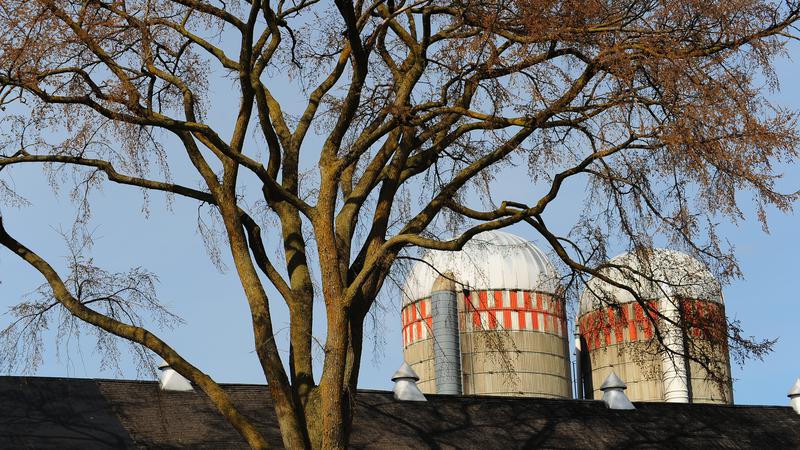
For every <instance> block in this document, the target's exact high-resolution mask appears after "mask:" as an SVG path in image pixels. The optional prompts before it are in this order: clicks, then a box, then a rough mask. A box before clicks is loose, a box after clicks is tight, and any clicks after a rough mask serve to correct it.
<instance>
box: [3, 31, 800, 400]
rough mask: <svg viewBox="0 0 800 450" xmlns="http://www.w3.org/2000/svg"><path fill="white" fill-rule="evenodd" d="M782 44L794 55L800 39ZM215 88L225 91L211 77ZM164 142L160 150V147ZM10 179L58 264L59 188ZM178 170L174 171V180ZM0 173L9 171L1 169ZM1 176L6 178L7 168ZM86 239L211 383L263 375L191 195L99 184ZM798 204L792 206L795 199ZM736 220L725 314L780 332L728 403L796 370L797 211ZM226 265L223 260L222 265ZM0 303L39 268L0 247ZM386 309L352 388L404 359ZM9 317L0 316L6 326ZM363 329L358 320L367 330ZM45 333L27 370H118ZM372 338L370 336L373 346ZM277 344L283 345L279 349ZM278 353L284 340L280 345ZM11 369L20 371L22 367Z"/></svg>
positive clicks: (222, 110)
mask: <svg viewBox="0 0 800 450" xmlns="http://www.w3.org/2000/svg"><path fill="white" fill-rule="evenodd" d="M791 53H792V54H793V55H794V56H795V60H800V47H798V46H797V45H795V46H793V47H792V49H791ZM777 69H778V76H779V79H780V81H781V84H782V90H781V92H778V93H774V94H771V97H772V98H773V99H774V100H775V101H776V102H777V103H779V104H781V105H784V106H787V107H790V108H793V109H800V86H798V85H797V79H798V78H797V76H798V74H799V73H800V71H798V70H797V66H796V64H795V63H794V62H792V61H788V60H782V61H780V62H779V63H778V64H777ZM217 82H218V83H221V84H220V85H219V86H218V89H219V91H221V92H224V91H225V90H226V89H229V86H225V85H224V83H226V82H229V81H224V80H218V81H217ZM214 99H215V101H214V105H213V108H212V109H211V111H210V113H209V115H210V118H209V120H210V121H212V122H217V123H227V122H229V119H230V111H231V110H232V108H233V107H234V106H235V105H233V104H232V103H231V101H230V99H229V97H227V96H225V95H218V96H216V97H214ZM285 100H287V101H289V102H292V100H293V99H290V98H287V99H285ZM167 147H168V148H167V150H168V151H170V149H169V145H168V146H167ZM784 169H785V170H784V173H785V178H784V180H783V182H782V187H783V188H784V190H786V191H794V190H798V189H800V167H798V166H794V167H785V168H784ZM9 172H10V179H11V180H12V181H13V183H14V185H15V187H16V188H17V189H18V190H19V191H20V192H22V193H24V195H25V196H26V197H27V198H28V200H30V201H31V202H32V204H33V206H31V207H27V208H23V209H10V208H4V210H3V213H4V218H5V223H6V226H7V228H8V229H9V230H10V232H12V234H14V235H15V236H16V237H17V238H18V239H19V240H20V241H22V242H23V243H26V244H28V245H29V246H30V247H32V248H33V249H34V250H35V251H37V252H39V253H40V254H41V255H42V256H44V257H45V258H46V259H48V260H50V261H51V262H52V263H53V264H54V265H55V266H56V267H57V268H62V269H63V267H64V265H65V264H64V263H65V258H64V256H65V255H66V253H67V250H66V247H65V245H64V243H63V241H62V240H61V237H60V236H59V234H58V232H57V230H58V229H60V228H61V229H69V227H70V224H71V218H72V217H73V216H74V214H75V207H74V205H73V204H72V203H71V201H70V200H69V198H68V195H67V193H66V192H62V193H61V194H60V195H57V196H54V195H53V192H52V190H51V189H50V187H49V185H48V182H47V179H46V178H45V177H44V176H42V174H41V171H40V170H39V169H38V168H34V167H30V168H15V169H14V170H13V171H9ZM183 175H185V174H184V172H182V170H181V168H180V167H177V168H176V170H175V177H176V181H179V182H180V181H182V176H183ZM4 176H9V174H6V175H4ZM7 179H8V178H7ZM517 188H518V187H517V186H511V185H507V184H504V183H503V182H502V180H501V181H500V182H497V183H495V193H496V195H497V198H502V194H503V193H504V192H507V193H511V192H513V191H514V190H515V189H517ZM582 189H583V188H582V186H568V187H567V192H566V193H567V195H566V196H565V197H564V198H562V199H560V200H559V201H558V202H556V203H555V204H554V205H553V210H552V211H550V212H549V214H551V216H550V217H549V219H548V220H549V221H550V222H551V223H552V224H554V225H555V226H557V227H558V226H559V224H563V226H567V225H568V223H569V220H570V218H572V217H573V213H574V211H573V204H574V203H573V202H572V201H571V200H570V199H574V198H575V196H580V195H581V193H582ZM94 199H95V202H94V216H93V220H92V224H91V226H92V228H93V229H94V238H95V241H96V243H95V247H94V252H93V256H94V257H95V260H96V262H97V263H98V265H101V266H103V267H106V268H108V269H109V270H115V271H124V270H127V269H128V268H130V267H136V266H142V267H145V268H147V269H148V270H150V271H152V272H155V273H157V274H159V276H160V280H161V282H160V285H159V294H160V297H161V298H162V299H163V300H164V301H165V303H167V304H169V305H170V306H171V309H172V311H173V312H175V313H177V314H178V315H180V316H181V317H183V319H184V320H185V321H186V323H185V324H184V325H182V326H180V327H178V328H176V329H175V330H172V331H165V332H161V333H159V334H160V335H162V336H163V337H164V338H165V339H166V340H167V341H168V342H169V343H170V344H172V345H173V346H174V347H175V348H176V349H177V350H178V351H180V352H181V353H183V354H184V356H185V357H187V358H188V359H189V360H190V361H192V362H193V363H194V364H196V365H197V366H199V367H200V368H201V369H202V370H204V371H206V372H207V373H209V374H210V375H211V376H212V377H214V378H215V379H216V380H218V381H221V382H245V383H262V382H263V381H264V380H263V376H262V375H261V369H260V367H259V366H258V362H257V358H256V356H255V353H254V351H253V344H252V337H251V333H250V329H249V322H248V320H247V317H248V313H247V309H246V302H245V300H244V298H243V295H242V293H241V286H240V284H239V282H238V280H237V278H236V276H235V273H233V271H227V272H224V273H220V272H219V271H218V270H217V269H216V268H214V267H213V265H212V264H211V263H210V261H209V259H208V257H207V255H206V252H205V250H204V248H203V244H202V241H201V238H200V236H199V234H198V233H197V222H196V220H197V207H196V205H195V204H193V203H192V202H188V201H183V200H181V199H176V201H175V203H174V205H173V208H172V211H171V212H170V211H166V210H165V208H164V204H165V202H164V198H163V197H162V196H160V195H153V196H152V198H151V203H150V209H151V211H152V214H151V215H150V217H149V218H147V219H144V218H143V217H142V197H141V195H140V193H138V192H137V191H135V190H130V189H126V188H119V187H117V186H113V185H110V184H109V185H106V186H105V188H104V189H103V191H102V192H99V193H97V194H96V195H95V196H94ZM798 206H800V205H798ZM746 213H747V214H748V218H747V220H746V221H744V222H742V223H740V224H738V225H736V226H734V225H728V224H723V226H722V230H723V234H724V236H725V237H727V238H728V239H729V240H730V241H731V243H732V244H734V246H735V247H736V249H737V252H738V257H739V260H740V264H741V267H742V269H743V271H744V274H745V278H744V279H742V280H737V281H736V282H734V283H733V284H732V285H731V286H729V287H728V288H727V289H726V290H725V302H726V308H727V313H728V314H729V316H731V317H734V318H737V319H739V320H741V321H742V324H743V326H744V327H745V331H746V332H747V333H748V334H752V335H755V336H758V337H764V338H778V339H779V340H778V343H777V345H776V347H775V351H774V352H773V353H772V354H770V355H768V356H767V357H766V358H765V360H764V361H750V362H748V363H747V364H746V365H745V366H744V367H741V368H740V367H736V366H734V368H733V373H734V378H735V383H734V397H735V401H736V403H742V404H779V405H783V404H786V403H787V398H786V392H787V391H788V388H789V387H790V386H791V384H792V383H793V381H794V379H795V378H796V377H798V376H800V352H798V350H797V348H798V343H800V327H798V326H797V322H798V312H799V311H800V306H799V305H798V298H797V294H796V292H797V291H798V289H797V288H796V287H795V286H794V283H795V282H798V281H800V280H798V278H799V277H798V275H797V269H798V268H800V264H798V262H797V261H798V255H800V238H799V237H798V234H797V233H798V230H800V226H799V225H800V218H799V217H798V214H797V213H795V214H789V215H782V214H780V213H777V212H774V213H773V214H772V215H771V216H770V230H771V233H770V234H765V233H763V232H762V230H761V226H760V224H759V223H757V221H756V220H755V219H754V214H753V211H751V210H747V211H746ZM510 231H511V232H515V233H518V234H520V235H522V236H523V237H526V238H528V239H532V240H534V242H536V241H537V239H536V236H535V235H533V234H532V231H530V230H528V229H526V228H512V229H511V230H510ZM228 265H229V267H230V266H231V264H228ZM0 281H2V284H0V311H4V310H6V309H7V308H8V307H10V306H11V305H13V304H15V303H16V302H17V301H18V300H19V298H20V296H21V295H23V294H24V293H26V292H30V291H31V290H33V289H34V288H35V287H36V286H38V285H39V284H40V283H41V282H42V279H41V278H40V276H39V274H38V273H36V272H34V271H33V270H32V269H30V268H29V267H28V266H27V265H25V264H23V263H22V262H21V261H20V260H18V259H17V258H16V257H15V256H14V255H11V254H10V253H8V252H7V251H0ZM272 297H273V299H274V302H273V305H274V307H273V308H274V313H273V314H274V316H275V317H276V320H275V321H276V323H275V329H276V330H278V333H279V340H280V339H281V336H285V335H286V333H287V330H288V319H287V315H286V312H285V308H284V307H283V306H282V301H281V300H280V299H279V298H278V297H277V294H275V293H273V294H272ZM318 306H319V307H318V308H317V314H316V318H317V322H316V324H315V325H316V326H315V328H316V329H317V330H318V331H319V334H320V335H322V334H323V333H322V330H324V328H323V327H322V317H323V312H322V309H323V308H322V305H321V304H319V305H318ZM383 306H384V307H385V308H386V312H385V313H384V314H382V315H380V316H379V317H378V323H377V328H376V330H377V331H375V332H374V334H375V335H376V336H377V339H371V340H370V341H369V342H367V344H366V345H365V354H364V359H363V366H362V376H361V382H360V385H361V387H362V388H377V389H390V388H391V382H390V380H389V378H390V376H391V375H392V373H393V372H394V370H395V369H396V368H397V367H398V366H399V365H400V363H401V361H402V348H401V340H400V316H399V312H398V311H397V309H398V308H399V299H390V300H387V301H385V302H384V304H383ZM8 320H9V318H8V316H0V326H5V324H6V323H7V322H8ZM369 332H370V330H369V329H368V333H369ZM54 338H55V336H53V335H52V333H51V335H50V336H48V339H49V340H48V341H46V345H47V346H48V351H47V353H46V355H45V361H44V363H43V365H42V366H41V367H40V369H39V370H38V372H36V374H37V375H43V376H69V377H98V378H109V377H115V376H117V375H116V374H115V373H114V372H111V371H109V370H103V369H101V368H100V367H99V360H98V358H97V355H96V353H95V351H94V349H93V345H92V341H91V339H85V340H84V343H83V345H81V346H74V345H73V346H72V348H71V350H70V351H69V352H66V353H64V352H61V353H58V354H57V353H56V352H55V350H54V345H53V340H54ZM373 344H375V345H374V346H373ZM285 348H286V347H285ZM287 353H288V350H287ZM124 369H125V370H124V372H123V376H125V377H133V376H135V371H134V370H133V369H132V368H131V367H129V365H124ZM20 374H21V373H20Z"/></svg>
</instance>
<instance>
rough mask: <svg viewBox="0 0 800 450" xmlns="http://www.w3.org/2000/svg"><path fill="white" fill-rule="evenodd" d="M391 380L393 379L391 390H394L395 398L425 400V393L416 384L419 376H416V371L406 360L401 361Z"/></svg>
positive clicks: (411, 400)
mask: <svg viewBox="0 0 800 450" xmlns="http://www.w3.org/2000/svg"><path fill="white" fill-rule="evenodd" d="M392 381H394V389H393V390H392V391H393V392H394V399H395V400H400V401H404V402H425V401H427V399H426V398H425V395H424V394H423V393H422V391H420V390H419V386H417V381H419V376H417V373H416V372H414V369H412V368H411V366H409V365H408V363H407V362H403V365H402V366H400V368H399V369H397V372H395V373H394V375H393V376H392Z"/></svg>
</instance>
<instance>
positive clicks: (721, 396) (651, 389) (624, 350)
mask: <svg viewBox="0 0 800 450" xmlns="http://www.w3.org/2000/svg"><path fill="white" fill-rule="evenodd" d="M650 307H651V308H654V309H655V308H657V307H658V302H657V301H652V302H650ZM683 307H684V308H686V309H687V311H693V312H692V313H691V314H690V315H689V317H688V320H692V317H694V318H695V319H696V320H701V321H702V320H704V321H705V323H703V326H702V327H700V326H696V327H695V326H689V327H688V330H689V335H688V336H687V338H688V339H691V340H692V341H693V343H692V345H693V346H696V347H695V348H694V351H698V349H699V348H700V347H702V348H703V351H705V352H708V353H709V354H710V355H712V357H711V359H712V361H713V363H714V364H719V368H720V369H721V371H722V373H723V374H724V375H725V376H726V377H727V378H730V362H729V360H728V352H727V348H726V347H725V345H722V346H720V345H715V346H714V348H712V346H711V342H712V341H711V340H709V339H708V338H707V337H706V335H704V333H712V332H714V331H713V327H719V328H717V332H721V333H723V335H724V332H725V327H726V322H725V319H724V318H725V313H724V307H723V305H722V304H719V303H715V302H708V301H702V300H688V301H687V300H684V301H683ZM618 311H619V312H618V313H615V312H614V310H612V309H611V308H603V309H597V310H594V311H590V312H588V313H586V314H584V315H582V316H580V317H579V318H578V323H579V327H580V332H581V337H582V340H583V344H584V345H585V346H586V347H585V348H584V350H585V349H586V348H588V352H589V357H590V364H591V366H590V367H584V368H583V370H584V373H591V382H592V386H593V388H594V390H593V392H592V398H594V399H596V400H599V399H601V398H602V397H603V393H602V392H601V391H600V390H599V389H598V388H599V386H600V385H601V384H602V383H603V380H605V379H606V377H607V376H608V375H609V374H610V373H611V371H612V370H613V371H615V372H616V373H617V375H619V376H620V378H622V379H623V380H624V381H625V384H627V386H628V388H627V390H626V394H627V395H628V397H629V398H630V399H631V400H632V401H657V402H660V401H664V388H663V382H662V376H663V375H662V374H663V372H662V357H661V355H660V354H659V353H658V346H657V345H658V342H657V338H656V337H655V333H654V330H653V328H652V324H651V322H650V321H649V319H647V318H646V317H645V313H644V310H643V308H642V307H641V306H640V305H638V304H635V303H626V304H623V305H621V308H620V309H619V310H618ZM698 311H701V312H700V313H698ZM651 314H654V313H651ZM697 314H700V315H701V316H703V317H705V319H702V318H700V317H699V316H698V315H697ZM654 317H655V315H654ZM690 323H691V322H690ZM697 325H700V324H699V323H698V324H697ZM703 329H705V330H707V331H701V330H703ZM722 340H723V341H724V338H723V339H722ZM717 341H719V339H717V340H716V341H714V342H717ZM691 351H693V350H691V347H690V352H691ZM689 373H690V378H691V391H690V392H691V394H690V395H691V398H692V400H691V401H692V402H695V403H723V404H724V403H732V402H733V390H732V387H731V385H730V383H728V384H727V385H726V386H724V387H723V388H722V389H720V387H719V385H718V384H717V383H716V382H713V381H711V380H710V379H709V376H708V374H707V372H706V370H705V369H704V368H703V367H702V366H701V365H700V364H698V363H697V362H695V361H690V363H689Z"/></svg>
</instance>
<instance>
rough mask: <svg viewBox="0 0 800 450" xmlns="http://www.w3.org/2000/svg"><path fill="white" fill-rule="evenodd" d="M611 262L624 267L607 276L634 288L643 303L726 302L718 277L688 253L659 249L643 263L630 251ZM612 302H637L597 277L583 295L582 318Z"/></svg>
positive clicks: (591, 281) (609, 270)
mask: <svg viewBox="0 0 800 450" xmlns="http://www.w3.org/2000/svg"><path fill="white" fill-rule="evenodd" d="M609 263H610V264H616V265H619V266H622V267H609V268H607V269H605V270H604V273H605V274H606V275H607V276H608V277H609V278H611V279H612V280H614V281H616V282H618V283H621V284H625V285H627V286H629V287H630V288H632V289H633V290H634V291H636V292H637V293H638V294H639V296H641V298H642V299H643V300H655V299H661V298H666V297H670V298H687V299H695V300H706V301H713V302H717V303H722V291H721V286H720V284H719V282H718V281H717V280H716V278H714V275H713V274H712V273H711V271H709V270H708V268H707V267H706V266H705V264H703V263H702V262H700V261H698V260H697V259H695V258H693V257H691V256H689V255H687V254H685V253H682V252H678V251H675V250H669V249H664V248H655V249H653V252H652V254H651V255H649V257H648V258H644V259H643V260H640V258H637V257H636V255H635V254H633V253H630V252H629V253H623V254H622V255H619V256H616V257H614V258H612V259H611V260H610V261H609ZM612 299H613V300H614V301H616V302H617V303H620V304H621V303H630V302H633V301H635V298H634V296H633V295H632V294H631V293H630V292H628V291H627V290H625V289H622V288H619V287H616V286H613V285H611V284H609V283H606V282H605V281H603V280H600V279H598V278H595V277H593V278H591V279H590V280H589V281H588V282H587V283H586V288H585V289H584V291H583V294H582V295H581V301H580V311H579V312H578V315H579V316H580V315H583V314H585V313H586V312H588V311H591V310H593V309H597V308H602V307H604V306H605V305H607V304H608V302H609V301H610V300H612Z"/></svg>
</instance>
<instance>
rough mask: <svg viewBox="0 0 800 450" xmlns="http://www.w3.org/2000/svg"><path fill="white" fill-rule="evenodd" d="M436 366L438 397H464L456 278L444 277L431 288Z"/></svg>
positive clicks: (440, 277)
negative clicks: (441, 395)
mask: <svg viewBox="0 0 800 450" xmlns="http://www.w3.org/2000/svg"><path fill="white" fill-rule="evenodd" d="M431 315H432V316H433V320H432V322H433V324H432V325H433V330H432V331H433V364H434V374H435V377H436V378H435V380H436V393H437V394H453V395H461V392H462V391H461V348H460V346H459V334H458V302H457V301H456V284H455V282H454V281H453V275H452V274H450V273H446V274H444V275H440V276H439V278H437V279H436V281H434V282H433V287H432V288H431Z"/></svg>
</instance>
